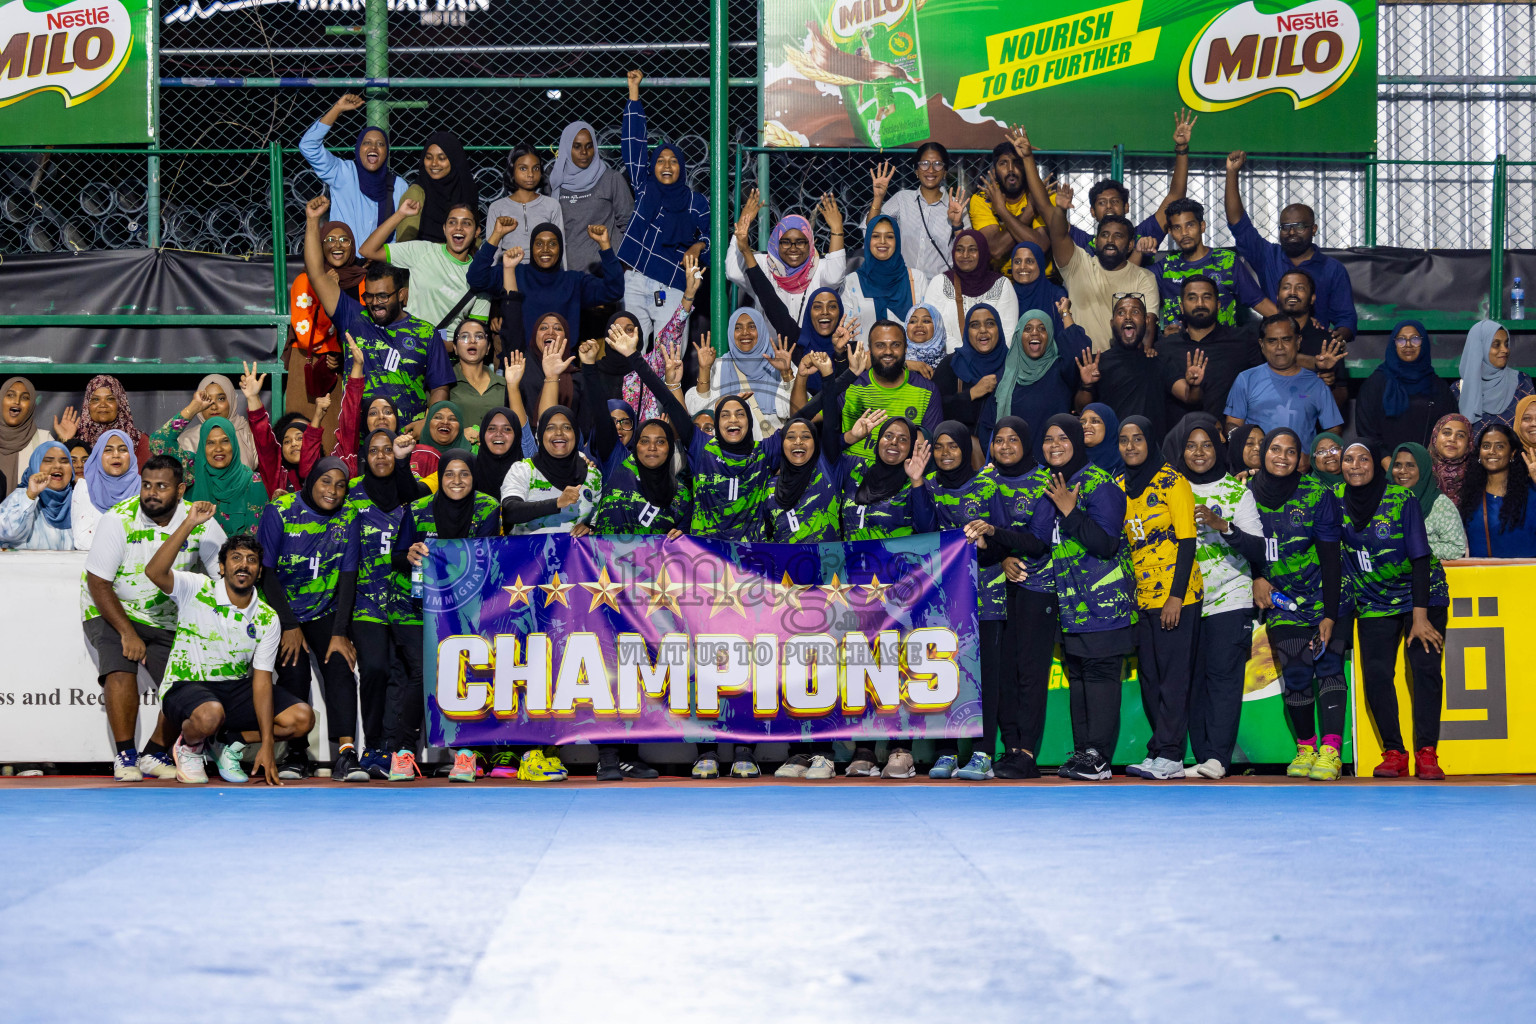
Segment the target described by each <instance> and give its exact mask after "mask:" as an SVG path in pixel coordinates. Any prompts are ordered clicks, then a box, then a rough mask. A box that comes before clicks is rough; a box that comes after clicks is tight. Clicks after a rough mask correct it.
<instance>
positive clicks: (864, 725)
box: [423, 531, 981, 746]
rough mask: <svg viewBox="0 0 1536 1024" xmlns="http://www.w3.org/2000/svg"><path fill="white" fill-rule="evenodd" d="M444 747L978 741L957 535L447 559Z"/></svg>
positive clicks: (485, 546)
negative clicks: (968, 738)
mask: <svg viewBox="0 0 1536 1024" xmlns="http://www.w3.org/2000/svg"><path fill="white" fill-rule="evenodd" d="M425 566H426V568H425V576H426V586H427V590H426V594H425V596H424V598H423V611H424V615H423V619H424V622H425V643H426V651H425V653H426V673H425V674H426V679H425V688H426V713H427V733H428V742H429V743H431V744H432V745H433V746H476V745H496V744H524V743H526V744H558V743H577V742H592V743H621V742H665V741H674V740H676V741H684V742H688V741H706V742H708V741H715V740H733V741H738V742H746V743H752V742H757V741H763V740H781V741H798V740H809V739H813V738H814V739H818V740H831V739H871V740H873V739H879V738H890V737H907V738H914V739H916V738H933V739H937V738H943V737H953V738H959V737H966V736H976V735H979V734H980V732H981V698H980V692H981V691H980V683H979V674H978V673H979V669H978V665H979V652H978V644H979V630H978V628H977V618H976V612H977V601H976V572H977V570H976V549H975V548H974V547H973V546H971V545H970V544H968V543H967V542H966V540H965V537H964V535H963V534H961V533H960V532H958V531H952V532H949V533H945V534H925V535H921V536H916V537H907V538H901V539H897V540H890V541H880V542H874V541H867V542H856V543H848V544H729V543H720V542H715V541H711V540H703V539H696V538H687V537H684V538H679V539H678V540H675V541H668V540H665V539H664V538H661V537H625V538H599V537H585V538H580V539H573V538H571V537H570V536H569V535H567V534H541V535H535V536H528V537H497V538H492V539H486V540H461V541H436V542H434V543H433V544H432V548H431V553H430V555H429V556H428V558H427V561H426V563H425Z"/></svg>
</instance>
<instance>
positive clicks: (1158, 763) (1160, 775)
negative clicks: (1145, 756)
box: [1142, 757, 1184, 779]
mask: <svg viewBox="0 0 1536 1024" xmlns="http://www.w3.org/2000/svg"><path fill="white" fill-rule="evenodd" d="M1183 777H1184V762H1183V761H1175V760H1174V759H1173V758H1171V757H1159V758H1156V759H1154V760H1153V762H1152V766H1151V767H1150V768H1143V769H1142V778H1145V779H1182V778H1183Z"/></svg>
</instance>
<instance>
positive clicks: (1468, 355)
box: [1409, 320, 1536, 440]
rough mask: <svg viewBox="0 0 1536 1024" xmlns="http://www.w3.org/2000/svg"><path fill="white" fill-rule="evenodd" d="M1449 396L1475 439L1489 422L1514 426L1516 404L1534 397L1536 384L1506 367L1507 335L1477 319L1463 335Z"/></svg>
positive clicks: (1503, 330) (1511, 368)
mask: <svg viewBox="0 0 1536 1024" xmlns="http://www.w3.org/2000/svg"><path fill="white" fill-rule="evenodd" d="M1451 394H1453V395H1454V396H1456V401H1457V404H1458V406H1459V411H1460V412H1461V414H1462V415H1463V416H1465V417H1466V418H1467V420H1468V421H1469V422H1470V423H1471V424H1472V436H1474V437H1478V436H1481V435H1482V432H1483V428H1484V427H1486V426H1488V425H1489V424H1490V423H1502V424H1504V425H1505V426H1506V427H1512V426H1514V422H1515V405H1516V403H1517V402H1519V401H1520V399H1522V398H1524V397H1525V396H1526V395H1530V394H1536V385H1533V384H1532V383H1531V378H1529V377H1527V376H1526V375H1525V374H1523V373H1521V372H1520V371H1519V370H1516V369H1515V368H1514V367H1512V366H1510V365H1509V332H1508V331H1506V330H1505V329H1504V328H1503V327H1502V326H1501V325H1499V324H1498V323H1495V322H1494V321H1492V320H1479V321H1478V322H1477V323H1476V324H1474V325H1472V330H1470V331H1468V332H1467V343H1466V345H1465V346H1464V347H1463V348H1462V350H1461V379H1460V380H1459V381H1457V382H1456V383H1454V384H1452V385H1451ZM1409 440H1413V439H1412V438H1409Z"/></svg>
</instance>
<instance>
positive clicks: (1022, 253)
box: [1008, 242, 1086, 337]
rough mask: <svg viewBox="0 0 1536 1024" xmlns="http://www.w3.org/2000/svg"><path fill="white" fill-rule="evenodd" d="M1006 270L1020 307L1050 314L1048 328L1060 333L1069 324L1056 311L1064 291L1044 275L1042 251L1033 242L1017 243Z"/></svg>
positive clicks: (1065, 293)
mask: <svg viewBox="0 0 1536 1024" xmlns="http://www.w3.org/2000/svg"><path fill="white" fill-rule="evenodd" d="M1008 269H1009V277H1010V279H1011V280H1012V281H1013V294H1014V298H1015V299H1016V301H1017V302H1018V306H1019V308H1020V309H1040V310H1044V311H1045V312H1047V313H1049V314H1050V316H1051V326H1052V327H1053V328H1055V329H1056V331H1057V332H1058V333H1060V332H1061V331H1062V329H1063V328H1064V327H1065V326H1066V324H1068V323H1070V322H1071V321H1070V320H1066V321H1064V320H1063V319H1062V316H1061V313H1060V312H1059V310H1060V308H1061V300H1062V299H1065V298H1066V297H1067V290H1066V289H1065V288H1063V287H1062V286H1061V285H1059V284H1056V283H1055V282H1054V281H1052V280H1051V279H1050V278H1048V277H1046V276H1045V252H1044V250H1042V249H1041V248H1040V247H1039V246H1038V245H1036V244H1035V243H1034V242H1020V243H1019V244H1018V245H1016V246H1014V247H1013V262H1012V263H1011V264H1009V268H1008ZM1079 329H1081V328H1079ZM1085 337H1086V335H1085Z"/></svg>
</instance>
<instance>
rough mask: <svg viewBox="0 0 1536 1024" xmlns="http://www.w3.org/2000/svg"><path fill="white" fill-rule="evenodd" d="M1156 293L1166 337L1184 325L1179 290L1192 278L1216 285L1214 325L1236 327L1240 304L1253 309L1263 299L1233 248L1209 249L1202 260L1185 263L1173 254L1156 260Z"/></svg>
mask: <svg viewBox="0 0 1536 1024" xmlns="http://www.w3.org/2000/svg"><path fill="white" fill-rule="evenodd" d="M1157 277H1158V281H1157V283H1158V291H1159V293H1160V296H1161V298H1162V311H1161V313H1160V314H1159V318H1160V319H1161V320H1162V331H1163V333H1164V334H1167V333H1168V332H1170V331H1177V330H1179V329H1180V328H1181V327H1183V325H1184V319H1183V318H1184V309H1183V305H1182V303H1181V301H1180V296H1179V289H1181V288H1182V287H1183V286H1184V282H1185V281H1187V280H1189V279H1190V278H1192V277H1208V278H1210V279H1211V280H1212V281H1214V282H1216V322H1217V323H1220V324H1225V325H1226V326H1228V327H1235V326H1237V307H1238V305H1239V303H1241V304H1242V305H1244V306H1252V305H1254V304H1255V303H1257V302H1258V301H1259V300H1260V299H1262V298H1263V297H1264V293H1263V291H1262V290H1260V288H1259V282H1258V280H1257V279H1256V278H1255V277H1254V276H1253V271H1251V270H1249V269H1248V265H1247V264H1246V263H1244V262H1243V261H1242V260H1240V259H1239V258H1238V255H1237V251H1236V250H1234V249H1212V250H1211V251H1210V252H1209V253H1207V254H1206V256H1205V258H1204V259H1200V260H1187V259H1185V258H1184V254H1183V253H1180V252H1172V253H1168V254H1166V255H1164V256H1163V257H1162V259H1160V260H1158V261H1157Z"/></svg>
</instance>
